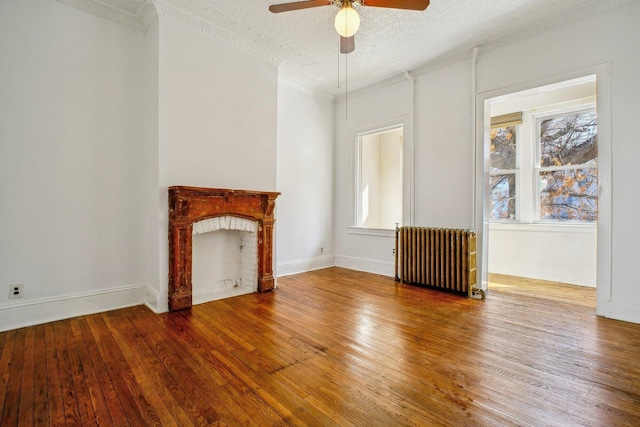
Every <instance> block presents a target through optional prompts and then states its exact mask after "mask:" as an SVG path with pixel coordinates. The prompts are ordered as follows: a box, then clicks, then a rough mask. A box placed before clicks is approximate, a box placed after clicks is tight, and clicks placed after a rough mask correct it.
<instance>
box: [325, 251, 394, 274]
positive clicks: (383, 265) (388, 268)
mask: <svg viewBox="0 0 640 427" xmlns="http://www.w3.org/2000/svg"><path fill="white" fill-rule="evenodd" d="M335 258H336V267H342V268H348V269H349V270H357V271H364V272H365V273H372V274H380V275H382V276H387V277H394V276H395V264H394V263H393V262H385V261H378V260H375V259H367V258H357V257H352V256H347V255H336V257H335Z"/></svg>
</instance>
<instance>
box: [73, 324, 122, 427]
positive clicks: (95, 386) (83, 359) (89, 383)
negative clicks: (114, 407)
mask: <svg viewBox="0 0 640 427" xmlns="http://www.w3.org/2000/svg"><path fill="white" fill-rule="evenodd" d="M81 321H82V319H72V320H71V322H70V323H71V334H72V335H71V336H70V337H69V338H72V345H73V347H74V348H75V351H76V352H77V355H78V362H79V363H81V370H80V372H76V376H78V377H77V378H76V381H75V382H76V383H77V382H79V381H83V382H84V383H85V384H84V386H85V387H86V393H87V396H88V399H89V400H87V401H86V402H84V404H85V405H87V406H90V408H91V410H92V412H93V414H94V417H95V418H94V421H95V424H97V425H100V426H110V425H114V423H113V420H112V419H111V414H110V413H109V407H108V406H107V404H106V402H105V399H104V393H103V391H102V387H100V386H99V384H100V380H99V379H98V375H97V374H96V370H95V367H94V363H93V360H92V357H91V354H90V353H89V347H88V346H87V344H86V343H85V341H84V337H83V335H82V330H81V327H80V322H81ZM84 378H86V381H84Z"/></svg>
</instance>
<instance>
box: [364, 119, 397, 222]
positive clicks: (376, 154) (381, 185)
mask: <svg viewBox="0 0 640 427" xmlns="http://www.w3.org/2000/svg"><path fill="white" fill-rule="evenodd" d="M403 138H404V127H403V126H402V125H401V126H395V127H392V128H385V129H379V130H375V131H372V132H367V133H364V134H358V135H357V149H356V155H357V160H356V183H355V190H356V203H355V209H356V212H355V222H356V224H355V226H356V227H361V228H372V229H394V228H395V226H396V223H400V224H401V223H402V204H403V194H402V188H403V171H402V170H403V165H402V160H403V146H404V141H403Z"/></svg>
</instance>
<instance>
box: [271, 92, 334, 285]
mask: <svg viewBox="0 0 640 427" xmlns="http://www.w3.org/2000/svg"><path fill="white" fill-rule="evenodd" d="M277 189H278V191H280V192H281V193H282V194H281V195H280V196H279V197H278V199H277V200H276V210H277V212H276V216H277V221H276V234H277V242H278V243H277V245H276V257H277V262H278V274H279V275H287V274H293V273H298V272H301V271H307V270H313V269H317V268H324V267H328V266H332V265H333V264H334V257H333V255H334V243H333V192H332V191H333V103H332V102H330V101H326V100H323V99H320V98H318V97H314V96H311V95H307V94H304V93H302V92H300V91H297V90H294V89H292V88H290V87H288V86H286V85H285V84H280V85H279V86H278V167H277ZM320 248H323V249H324V250H323V252H320Z"/></svg>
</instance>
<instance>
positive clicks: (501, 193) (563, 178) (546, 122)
mask: <svg viewBox="0 0 640 427" xmlns="http://www.w3.org/2000/svg"><path fill="white" fill-rule="evenodd" d="M590 71H592V72H583V73H573V75H572V76H565V77H567V78H562V77H556V78H552V79H547V80H546V81H540V82H537V83H539V84H536V82H532V83H529V84H524V85H521V86H519V87H512V88H504V89H501V90H497V91H492V92H491V93H484V94H479V95H478V98H479V99H477V110H478V111H477V117H478V123H479V125H480V126H481V127H480V126H479V127H478V131H477V133H478V138H477V141H478V143H477V146H476V149H477V151H476V154H477V161H476V168H477V171H476V172H477V173H476V180H477V181H476V183H477V185H476V192H477V199H476V203H477V204H476V209H477V211H476V224H482V227H477V228H478V229H479V240H480V242H479V255H478V258H479V270H480V271H479V277H481V283H482V285H481V286H482V287H483V288H485V289H486V288H487V287H488V286H489V272H492V273H494V272H495V273H500V274H502V275H506V276H507V277H508V276H516V277H529V278H535V279H541V280H543V281H548V282H559V283H568V284H575V285H583V286H585V285H586V286H590V287H595V288H596V289H597V294H598V298H597V300H600V299H601V298H606V295H607V294H608V293H610V274H609V272H610V224H609V218H610V215H609V210H610V191H609V181H610V168H609V164H610V138H609V137H608V136H609V129H610V115H609V111H608V105H609V104H608V88H607V87H606V85H603V81H606V80H607V76H606V74H607V70H606V66H604V67H594V69H592V70H590ZM580 74H581V75H580ZM576 75H577V76H576ZM601 77H602V80H601ZM603 86H605V87H604V88H603ZM603 107H604V108H603ZM588 128H589V129H590V130H588V131H587V129H588ZM596 129H597V131H596ZM583 131H584V132H583ZM571 132H573V135H572V137H573V140H571V138H569V137H567V138H564V139H562V138H559V139H558V140H557V141H554V140H553V138H551V139H548V138H547V140H545V139H544V138H545V136H547V137H548V136H549V135H551V136H554V135H555V136H558V135H560V136H563V137H564V136H568V135H569V134H570V133H571ZM569 136H571V135H569ZM561 139H562V141H560V140H561ZM558 141H560V142H562V143H563V144H565V145H564V146H563V148H562V150H558V147H559V146H560V145H558V144H555V148H554V143H555V142H558ZM554 150H556V151H554ZM583 202H584V203H583ZM594 210H595V212H594ZM597 305H598V304H597V303H596V311H597Z"/></svg>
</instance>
